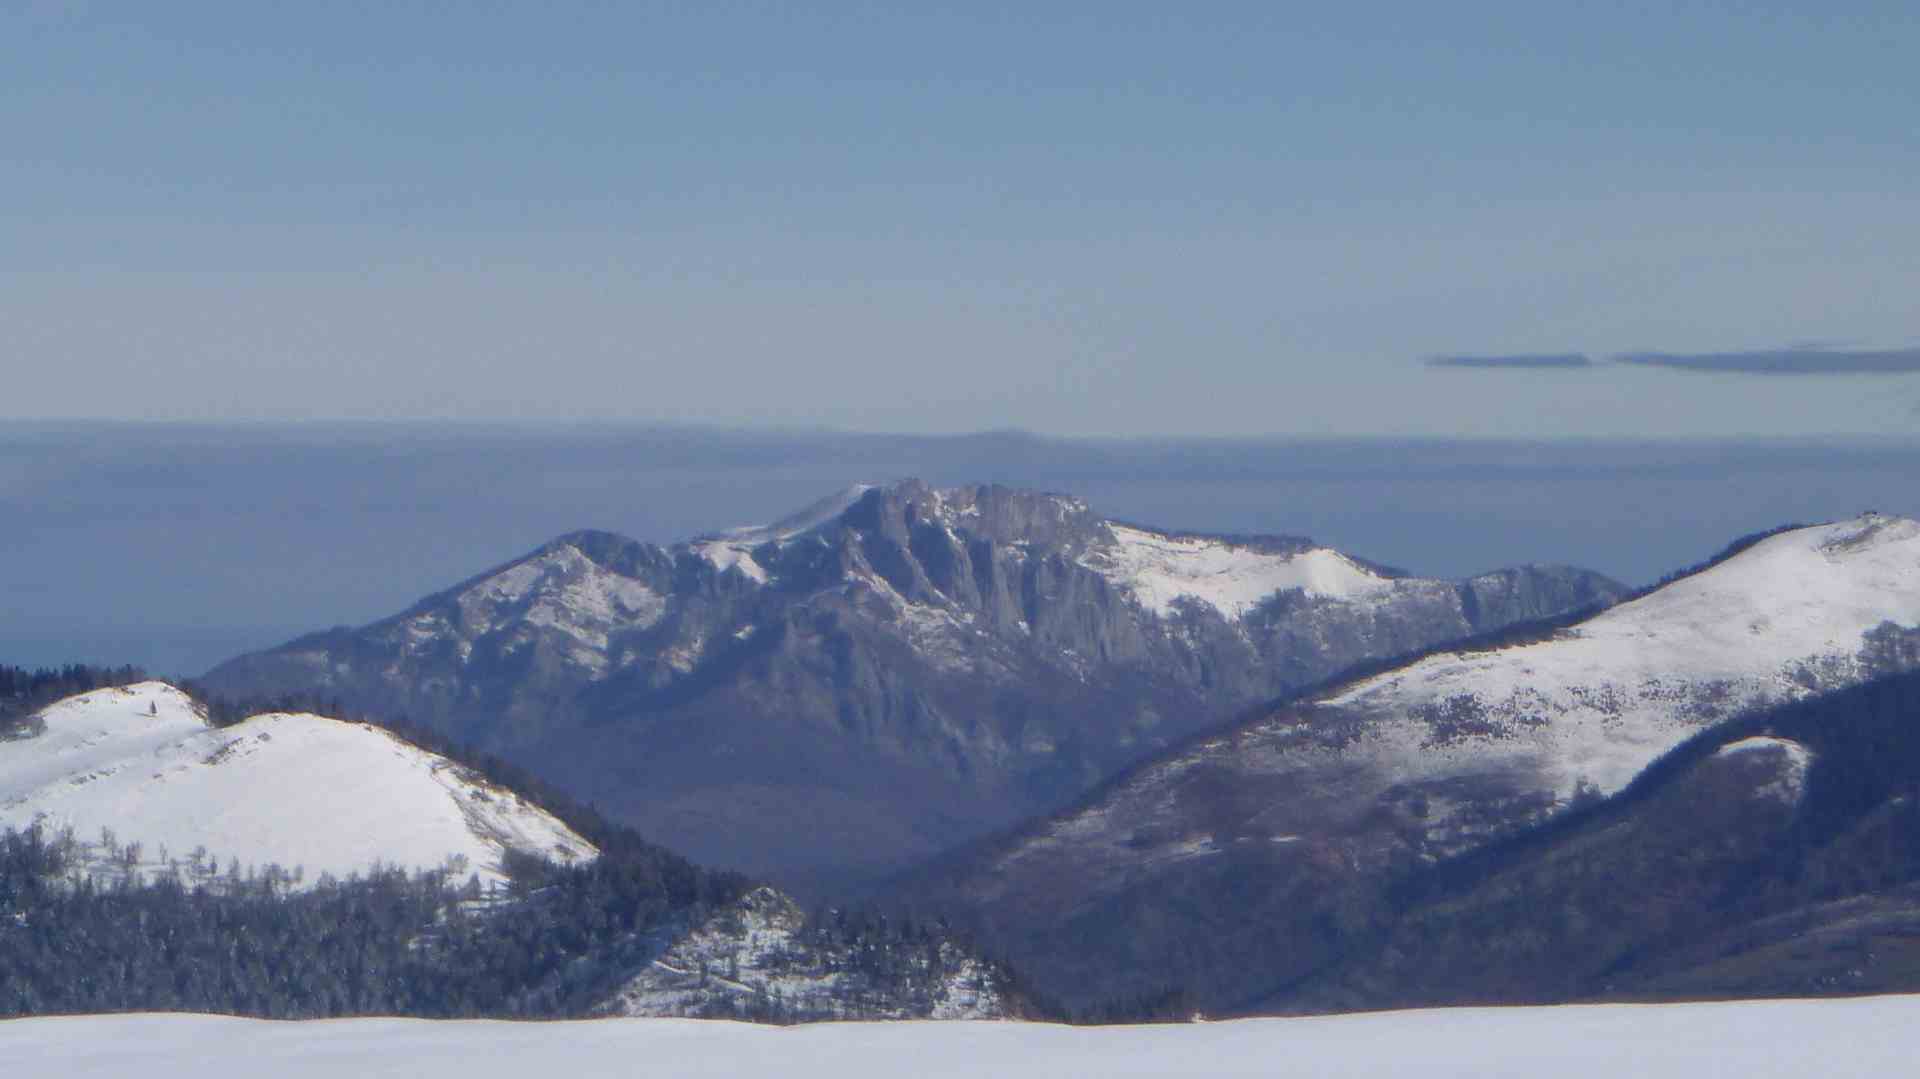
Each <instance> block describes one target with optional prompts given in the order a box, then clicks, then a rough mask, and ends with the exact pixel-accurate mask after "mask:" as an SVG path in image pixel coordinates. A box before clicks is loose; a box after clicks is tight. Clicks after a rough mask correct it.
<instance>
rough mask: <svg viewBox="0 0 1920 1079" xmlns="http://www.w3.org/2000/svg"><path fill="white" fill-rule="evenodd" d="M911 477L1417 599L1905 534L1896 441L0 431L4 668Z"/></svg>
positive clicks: (73, 427) (206, 656) (350, 611)
mask: <svg viewBox="0 0 1920 1079" xmlns="http://www.w3.org/2000/svg"><path fill="white" fill-rule="evenodd" d="M909 475H911V476H918V477H920V478H923V479H926V480H928V481H929V482H932V483H938V484H964V483H1001V484H1006V485H1010V486H1019V487H1034V488H1041V489H1047V490H1055V491H1064V492H1070V493H1073V494H1077V495H1080V496H1082V497H1084V498H1086V499H1087V500H1088V501H1089V502H1090V503H1091V504H1092V506H1093V508H1094V509H1095V510H1097V511H1099V512H1100V513H1102V514H1104V515H1107V516H1111V517H1115V518H1119V519H1122V520H1131V521H1138V522H1142V523H1147V524H1153V525H1160V526H1165V527H1170V528H1178V529H1189V530H1204V531H1215V532H1238V533H1260V532H1267V533H1289V534H1305V535H1310V536H1312V537H1314V538H1315V539H1317V540H1320V541H1322V542H1324V543H1328V544H1332V545H1334V546H1337V547H1339V548H1341V549H1343V550H1346V551H1350V552H1352V553H1354V554H1357V555H1360V556H1363V557H1366V558H1368V559H1372V560H1375V561H1378V562H1383V563H1387V564H1389V565H1393V566H1397V567H1400V568H1403V569H1407V570H1410V571H1414V572H1417V573H1421V574H1427V575H1436V576H1461V575H1465V574H1469V573H1474V572H1478V571H1482V570H1486V569H1488V568H1491V567H1495V566H1501V565H1509V564H1515V563H1521V562H1529V561H1540V562H1565V563H1572V564H1577V565H1582V566H1586V567H1589V568H1592V569H1596V570H1600V571H1602V572H1605V573H1608V574H1610V575H1613V576H1615V577H1618V578H1620V579H1622V580H1625V581H1629V582H1634V583H1638V582H1644V581H1648V580H1652V579H1654V578H1656V577H1658V576H1660V575H1661V574H1662V573H1665V572H1667V571H1669V570H1671V569H1674V568H1677V567H1679V566H1681V565H1685V564H1688V563H1692V562H1696V561H1699V560H1700V559H1702V558H1705V557H1706V556H1708V555H1710V554H1712V553H1713V552H1714V551H1715V550H1717V549H1719V548H1720V547H1721V546H1723V545H1724V544H1725V543H1726V542H1727V541H1729V540H1731V539H1733V538H1734V537H1736V536H1738V535H1741V534H1744V533H1747V532H1751V531H1755V530H1758V529H1761V528H1767V527H1771V526H1773V525H1777V524H1781V523H1783V522H1787V521H1816V520H1827V519H1833V518H1838V517H1844V516H1851V515H1853V514H1856V513H1858V512H1860V511H1862V510H1866V509H1878V510H1882V511H1886V512H1892V513H1903V514H1915V513H1920V492H1916V490H1915V488H1914V486H1913V484H1912V477H1913V476H1916V475H1920V442H1917V441H1912V440H1861V441H1849V442H1841V441H1821V442H1806V441H1796V442H1752V441H1741V442H1727V441H1694V442H1551V443H1548V442H1494V441H1444V440H1429V441H1405V440H1381V439H1372V440H1313V441H1257V440H1211V441H1210V440H1152V441H1149V440H1137V441H1126V440H1056V439H1048V438H1041V437H1035V436H1031V435H1025V434H1019V433H993V434H982V435H971V436H953V437H932V436H889V435H847V434H833V433H805V432H800V433H742V432H729V431H719V430H708V429H664V428H651V429H632V428H612V427H599V428H580V429H571V430H563V429H557V428H540V429H536V428H497V427H479V426H455V425H442V426H425V427H422V426H399V425H318V424H313V425H291V426H267V425H259V426H247V427H200V426H184V425H137V424H13V425H9V426H8V427H7V428H6V429H4V430H0V522H5V525H6V527H5V528H4V529H0V596H5V597H6V602H5V603H4V604H3V605H0V662H6V663H15V664H27V665H32V664H46V663H60V662H69V661H81V660H84V661H90V662H103V663H134V664H138V665H142V666H145V667H147V668H149V669H150V670H153V671H155V672H156V673H161V674H179V675H193V674H198V673H200V672H201V671H203V670H205V669H206V668H208V667H210V666H212V665H213V664H215V663H218V662H219V661H221V660H223V659H226V658H228V657H230V656H232V655H234V654H237V653H239V652H241V651H244V650H248V649H254V648H262V647H267V646H270V645H273V644H277V643H279V642H281V641H283V640H285V639H287V638H288V637H290V636H293V635H294V634H297V633H300V632H304V631H306V630H311V629H319V628H325V627H327V626H331V625H338V624H360V623H363V622H367V621H371V620H372V619H375V618H378V617H381V616H384V615H385V614H387V613H389V612H391V611H394V610H397V609H399V608H401V607H403V606H405V605H406V604H408V603H410V602H411V601H413V600H415V599H418V598H420V597H421V596H424V595H426V594H428V593H431V592H434V591H437V590H439V589H442V588H445V587H448V586H450V585H452V584H454V583H456V582H458V581H460V580H462V579H464V578H466V577H468V576H471V575H473V574H475V573H478V572H480V571H481V570H484V569H487V568H489V567H491V566H494V565H498V564H499V563H502V562H505V561H507V560H508V559H511V558H514V557H516V556H518V555H521V554H524V553H525V552H526V551H528V550H530V549H531V548H533V547H535V546H537V545H538V544H540V543H542V542H544V541H546V540H548V539H551V538H553V537H554V536H557V535H559V534H561V533H563V532H567V531H570V530H573V529H578V528H589V527H591V528H604V529H609V530H612V531H616V532H621V533H624V534H626V535H629V536H632V537H634V538H636V539H642V540H650V541H656V542H671V541H674V540H679V539H684V538H687V537H690V536H693V535H696V534H699V533H703V532H710V531H714V530H718V529H721V528H727V527H731V526H735V525H743V524H754V523H761V522H766V521H772V520H775V519H778V518H780V517H782V516H784V515H786V514H788V513H790V512H792V511H793V510H796V509H798V508H800V507H801V506H804V505H806V504H808V503H809V502H812V501H813V500H815V499H817V498H819V497H821V496H823V495H826V494H828V493H830V492H832V491H834V490H836V489H838V488H840V487H843V486H845V485H846V484H848V483H852V482H857V481H869V482H871V481H882V480H888V479H895V478H899V477H903V476H909Z"/></svg>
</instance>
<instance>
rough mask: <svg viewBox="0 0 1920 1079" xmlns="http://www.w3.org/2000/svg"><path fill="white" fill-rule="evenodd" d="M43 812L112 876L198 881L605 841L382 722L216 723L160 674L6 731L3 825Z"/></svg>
mask: <svg viewBox="0 0 1920 1079" xmlns="http://www.w3.org/2000/svg"><path fill="white" fill-rule="evenodd" d="M36 823H38V824H40V825H41V826H42V827H43V828H44V829H45V830H47V831H48V832H49V833H53V832H58V831H61V830H64V829H69V828H70V829H72V831H73V834H74V837H75V838H76V839H77V840H78V841H79V842H80V843H81V844H83V845H85V846H86V849H87V851H88V854H89V855H90V857H89V858H88V862H87V865H86V871H87V872H89V873H90V874H92V875H94V876H96V877H102V878H106V879H118V878H121V877H125V876H130V875H137V876H138V877H140V878H142V879H151V878H153V877H155V876H158V875H161V874H165V873H177V874H178V875H179V876H180V877H181V878H182V879H183V880H186V881H187V882H189V883H192V882H193V881H194V880H195V879H196V878H198V879H207V878H211V877H214V876H216V875H218V874H220V873H223V872H225V871H227V870H228V868H229V867H231V866H232V865H234V864H235V863H238V865H239V866H241V867H243V868H244V869H246V870H250V871H252V870H264V869H266V867H268V866H270V865H277V866H279V867H280V868H281V869H283V870H285V871H286V872H287V873H288V874H292V873H294V872H295V871H296V870H297V871H298V872H299V873H300V882H304V883H309V884H310V883H312V882H313V881H315V880H317V879H318V878H319V877H320V876H321V875H322V874H332V875H333V876H335V877H341V878H344V877H346V876H348V875H350V874H356V873H365V872H367V871H368V869H369V868H370V867H372V866H374V865H375V864H379V865H383V866H388V867H398V868H403V869H408V870H433V869H447V868H450V867H453V868H456V869H457V873H456V877H455V879H456V880H464V879H466V877H467V876H468V875H469V874H476V875H478V877H479V878H480V880H481V882H482V883H483V884H484V883H486V882H489V881H498V880H501V879H502V874H501V872H500V860H501V856H502V854H503V853H504V852H505V851H506V850H508V849H515V850H519V851H522V852H525V853H530V854H537V855H540V856H543V857H546V858H549V859H553V860H557V861H562V862H565V861H578V860H583V859H590V858H592V857H594V854H595V851H594V848H593V846H592V844H590V843H588V842H587V841H586V840H584V839H582V838H581V837H580V836H579V835H577V834H575V833H574V832H573V830H572V829H570V828H568V827H567V826H566V825H565V824H563V823H561V822H560V821H559V820H556V819H555V818H553V817H552V816H550V815H549V814H547V813H546V812H545V811H543V810H541V809H539V808H538V807H536V806H534V805H532V804H530V803H528V802H526V801H524V800H523V799H521V798H520V797H519V796H518V795H516V794H514V793H513V792H511V791H507V790H503V789H501V788H499V787H497V786H494V785H492V784H489V783H487V782H486V781H485V780H483V779H481V778H479V777H477V776H475V775H473V774H472V773H470V772H469V771H468V770H467V769H464V768H462V767H460V766H459V765H456V764H454V763H453V762H451V761H449V760H446V759H445V758H443V757H440V756H437V755H435V754H432V753H429V752H427V751H425V750H422V749H420V748H418V747H416V746H413V745H411V744H409V743H407V742H405V741H402V740H401V739H399V738H397V737H395V736H394V735H392V734H390V733H388V732H386V731H383V730H381V729H379V728H377V727H372V726H369V725H366V724H360V723H343V722H340V721H338V720H332V719H325V718H322V717H320V716H316V715H292V714H284V713H275V714H264V715H258V716H254V717H252V718H250V719H247V720H244V721H243V722H240V723H238V724H235V725H233V726H230V727H225V728H215V727H213V726H211V725H209V724H208V722H207V719H206V716H205V714H204V711H203V710H202V709H201V708H200V706H199V705H197V704H196V703H195V702H194V701H193V700H192V699H190V698H189V697H188V696H187V695H186V694H185V693H183V692H181V691H180V690H178V689H175V688H174V687H172V686H170V685H167V684H165V683H162V682H143V683H140V684H138V685H132V686H127V687H124V688H117V689H101V690H96V691H94V692H92V693H86V694H82V695H80V696H77V697H72V698H69V699H67V700H64V701H61V702H59V703H57V704H54V705H52V706H50V707H48V708H46V709H44V710H42V711H40V712H39V713H37V714H36V715H34V716H32V717H30V718H29V719H28V720H27V722H26V723H24V724H21V725H19V726H18V727H17V728H16V729H14V730H12V731H11V732H10V735H9V736H8V737H7V738H6V739H5V740H4V741H0V828H12V829H15V830H25V829H26V828H28V827H31V826H33V825H34V824H36ZM103 836H111V837H112V840H111V844H110V845H111V846H112V847H113V848H115V849H113V850H109V849H107V848H108V846H109V844H108V843H107V842H105V841H103ZM297 883H298V882H296V886H297Z"/></svg>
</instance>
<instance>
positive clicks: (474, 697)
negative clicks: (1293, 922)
mask: <svg viewBox="0 0 1920 1079" xmlns="http://www.w3.org/2000/svg"><path fill="white" fill-rule="evenodd" d="M1624 593H1625V589H1624V588H1623V587H1622V586H1620V585H1618V584H1617V583H1615V582H1613V581H1610V580H1608V579H1606V578H1605V577H1602V576H1600V575H1598V574H1594V573H1591V572H1586V571H1582V570H1577V569H1571V568H1567V567H1560V566H1525V567H1520V568H1514V569H1506V570H1499V571H1495V572H1491V573H1487V574H1483V575H1480V576H1476V577H1473V578H1470V579H1467V580H1461V581H1441V580H1432V579H1424V578H1419V577H1414V576H1410V575H1408V574H1405V573H1402V572H1399V571H1396V570H1392V569H1389V568H1387V567H1383V566H1379V565H1375V564H1372V563H1370V562H1367V561H1365V560H1364V559H1361V558H1359V557H1356V556H1353V555H1349V554H1346V553H1344V552H1340V551H1336V550H1333V549H1331V548H1328V547H1325V546H1321V545H1317V544H1315V543H1313V542H1312V541H1310V540H1307V539H1304V538H1300V537H1288V536H1212V535H1195V534H1187V533H1181V532H1177V531H1165V530H1161V529H1155V528H1147V527H1144V526H1138V525H1131V524H1126V523H1123V522H1118V521H1110V520H1106V519H1103V518H1102V517H1100V516H1099V515H1098V514H1096V513H1095V512H1094V511H1093V509H1092V508H1091V507H1089V506H1088V505H1087V503H1086V502H1084V501H1083V500H1081V499H1078V498H1075V497H1072V496H1068V495H1060V494H1048V493H1042V492H1035V491H1023V490H1014V489H1008V488H1003V487H994V486H974V487H958V488H933V487H929V486H927V485H925V484H923V483H920V482H918V481H913V480H907V481H901V482H898V483H893V484H888V485H884V486H867V485H861V486H855V487H852V488H848V489H847V490H845V491H842V492H840V493H838V494H836V495H833V496H831V497H829V498H827V499H825V500H823V501H821V502H819V503H818V504H816V505H814V506H811V507H809V508H807V509H805V510H803V511H801V512H799V513H797V514H794V515H793V516H791V517H789V518H787V519H785V520H782V521H779V522H776V523H775V524H772V525H769V526H763V527H753V528H742V529H736V530H733V531H731V532H727V533H723V534H718V535H712V536H706V537H700V538H696V539H693V540H690V541H687V542H685V543H681V544H677V545H675V546H672V547H660V546H656V545H652V544H646V543H639V542H635V541H632V540H628V539H624V538H622V537H619V536H616V535H612V534H608V533H602V532H578V533H572V534H569V535H566V536H562V537H560V538H559V539H556V540H554V541H552V542H551V543H548V544H546V545H544V546H542V547H541V548H539V549H538V550H536V551H534V552H532V553H530V554H528V555H527V556H525V557H523V558H520V559H516V560H515V561H513V562H510V563H508V564H506V565H504V566H501V567H498V568H496V569H493V570H489V571H487V572H485V573H482V574H480V575H478V576H476V577H474V578H472V579H469V580H467V581H464V582H462V583H460V584H457V585H455V586H454V587H452V588H450V589H448V590H446V591H444V592H441V593H438V594H436V595H434V596H430V597H428V598H426V599H424V600H422V601H420V602H418V603H416V604H414V605H413V606H411V607H409V608H407V609H406V610H404V611H402V612H401V613H399V614H397V615H394V616H393V617H390V618H387V619H383V620H381V621H379V622H376V623H374V624H372V625H369V626H365V627H361V628H340V629H335V630H331V631H327V632H323V633H316V634H313V635H310V636H307V637H303V638H300V639H298V640H295V641H292V642H290V643H288V644H286V645H283V646H281V647H279V648H275V649H272V650H269V651H266V652H261V653H255V654H251V655H247V656H242V657H239V658H237V659H234V660H232V661H230V662H228V663H225V664H222V665H221V666H219V667H218V668H216V669H215V670H213V671H211V672H210V673H209V674H208V675H207V676H206V678H205V683H206V684H207V685H208V686H210V687H211V688H212V689H213V690H215V691H216V692H219V693H223V694H226V695H230V696H235V697H253V698H260V699H271V698H273V697H274V696H276V695H280V694H286V693H301V694H317V695H320V696H322V697H324V698H327V699H331V700H336V701H338V702H340V707H341V708H344V709H346V710H363V711H368V712H372V713H376V714H385V715H402V716H405V717H406V718H407V719H408V720H410V721H411V722H413V723H416V724H422V725H425V726H428V727H430V728H433V729H436V730H438V731H441V732H444V733H445V734H447V735H448V736H450V737H452V738H454V739H456V740H458V741H460V742H462V743H465V744H469V745H472V746H475V747H477V748H479V749H481V750H484V751H487V752H492V753H497V754H500V755H502V756H505V757H508V758H510V759H512V760H514V761H516V762H518V763H521V764H523V765H525V766H527V767H529V768H532V769H533V770H535V771H536V772H538V773H539V774H541V775H542V776H543V777H545V778H546V779H548V780H550V781H552V782H554V783H556V784H559V785H560V786H562V787H564V788H565V789H567V790H569V791H571V792H573V793H574V794H575V795H576V796H578V797H580V798H583V799H586V800H590V801H592V802H593V803H594V804H595V805H597V806H598V807H600V808H601V809H602V810H604V811H605V812H607V813H608V814H609V815H611V816H613V817H615V818H617V819H620V820H623V821H626V822H628V823H631V824H633V825H635V826H637V827H638V828H639V829H641V830H642V832H643V833H645V834H648V835H651V836H658V837H662V838H663V839H664V840H667V841H669V842H671V843H672V844H673V845H674V846H676V847H677V848H678V849H682V850H684V851H686V852H688V853H689V854H691V855H692V856H694V857H696V858H698V859H700V860H703V861H706V862H709V863H713V864H720V865H729V866H736V867H739V868H742V869H745V870H748V871H751V872H754V873H756V874H762V875H770V876H771V877H772V878H773V879H775V880H776V881H781V882H785V883H788V884H791V885H797V886H802V887H818V888H821V889H823V890H825V891H827V892H834V891H842V890H844V889H846V888H848V887H850V886H852V885H854V884H857V883H859V882H861V881H870V880H872V879H875V878H877V877H879V876H882V875H884V874H886V873H888V872H892V871H896V870H898V869H900V868H902V867H904V866H906V865H908V864H910V863H912V862H913V861H915V860H917V859H920V858H924V857H926V856H929V855H931V854H933V853H935V852H938V851H940V850H944V849H946V848H949V847H951V846H952V845H954V844H956V843H959V842H963V841H966V840H968V839H971V838H973V837H976V836H979V835H982V834H984V833H987V832H989V831H991V830H993V829H997V828H1001V827H1005V826H1008V825H1011V824H1012V823H1014V822H1016V821H1019V820H1021V819H1023V818H1025V817H1027V816H1029V815H1032V814H1034V813H1037V812H1044V811H1047V810H1051V809H1054V808H1057V807H1059V806H1060V805H1063V804H1065V803H1066V802H1067V801H1069V800H1070V799H1072V798H1073V797H1075V796H1077V795H1079V794H1082V793H1084V792H1086V791H1087V790H1089V789H1090V788H1092V787H1093V786H1094V785H1095V784H1097V783H1099V782H1100V781H1101V780H1103V779H1105V778H1106V777H1108V776H1110V775H1112V774H1114V773H1115V772H1117V771H1119V770H1120V769H1122V768H1124V767H1126V766H1127V765H1129V764H1131V763H1133V762H1135V761H1138V760H1140V759H1143V758H1145V757H1148V756H1150V755H1152V754H1153V753H1155V752H1158V751H1161V750H1164V749H1165V748H1167V747H1169V746H1172V745H1175V744H1177V743H1179V742H1181V741H1182V740H1183V739H1185V738H1187V737H1188V736H1190V735H1191V734H1193V733H1194V732H1196V731H1199V730H1202V729H1204V728H1206V727H1207V726H1209V725H1211V724H1214V723H1217V722H1219V721H1220V720H1222V719H1223V718H1225V717H1226V716H1228V715H1229V714H1231V713H1232V712H1234V711H1235V710H1237V709H1240V708H1243V707H1246V706H1248V705H1249V704H1252V703H1255V702H1258V701H1263V700H1269V699H1272V698H1273V697H1275V696H1278V695H1282V694H1285V693H1288V692H1291V691H1293V690H1296V689H1298V688H1300V687H1302V686H1306V685H1309V684H1312V683H1315V682H1317V681H1320V680H1323V679H1325V678H1327V677H1329V676H1330V675H1332V674H1334V673H1335V672H1337V671H1340V670H1342V669H1345V668H1347V667H1349V666H1350V665H1352V664H1354V663H1356V662H1359V661H1363V660H1369V659H1379V658H1381V657H1389V656H1395V655H1400V654H1405V653H1410V652H1414V651H1417V650H1419V649H1422V648H1426V647H1430V646H1432V645H1434V644H1437V643H1439V642H1441V641H1446V640H1451V639H1455V638H1459V637H1463V636H1467V635H1471V634H1474V633H1479V632H1484V631H1487V630H1490V629H1496V628H1500V627H1504V626H1509V625H1513V624H1515V623H1522V622H1528V621H1531V620H1535V619H1540V618H1543V617H1549V616H1556V615H1563V614H1565V613H1567V612H1570V611H1575V610H1594V609H1599V608H1602V607H1604V606H1605V605H1607V604H1608V603H1611V602H1612V601H1614V600H1615V599H1617V598H1618V597H1620V596H1621V595H1623V594H1624Z"/></svg>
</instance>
